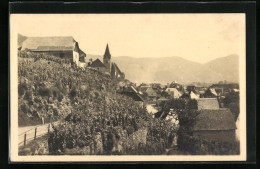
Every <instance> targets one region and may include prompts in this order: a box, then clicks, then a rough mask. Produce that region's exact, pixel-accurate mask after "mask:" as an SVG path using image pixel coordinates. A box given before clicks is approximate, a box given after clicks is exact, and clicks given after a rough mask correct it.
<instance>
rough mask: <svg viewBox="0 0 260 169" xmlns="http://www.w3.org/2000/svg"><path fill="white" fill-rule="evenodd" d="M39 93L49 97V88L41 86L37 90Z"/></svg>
mask: <svg viewBox="0 0 260 169" xmlns="http://www.w3.org/2000/svg"><path fill="white" fill-rule="evenodd" d="M38 92H39V94H40V95H41V96H42V97H50V96H51V90H50V89H48V88H46V87H41V88H40V89H39V90H38Z"/></svg>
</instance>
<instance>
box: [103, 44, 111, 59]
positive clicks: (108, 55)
mask: <svg viewBox="0 0 260 169" xmlns="http://www.w3.org/2000/svg"><path fill="white" fill-rule="evenodd" d="M104 58H108V59H110V58H111V54H110V52H109V47H108V44H107V47H106V51H105V54H104Z"/></svg>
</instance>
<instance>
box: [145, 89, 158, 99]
mask: <svg viewBox="0 0 260 169" xmlns="http://www.w3.org/2000/svg"><path fill="white" fill-rule="evenodd" d="M145 93H147V95H148V96H149V97H156V96H157V93H156V91H155V90H154V89H153V88H152V87H148V88H147V89H146V90H145Z"/></svg>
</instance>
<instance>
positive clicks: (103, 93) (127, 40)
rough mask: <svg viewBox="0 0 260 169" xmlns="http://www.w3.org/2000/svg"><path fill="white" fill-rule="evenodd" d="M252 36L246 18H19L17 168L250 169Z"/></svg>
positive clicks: (13, 70) (14, 105) (13, 31)
mask: <svg viewBox="0 0 260 169" xmlns="http://www.w3.org/2000/svg"><path fill="white" fill-rule="evenodd" d="M245 34H246V18H245V13H203V14H202V13H189V14H188V13H183V14H177V13H171V14H170V13H165V14H160V13H157V14H152V13H147V14H11V15H10V99H11V100H10V159H11V161H14V162H21V161H22V162H35V161H36V162H48V161H51V162H52V161H54V162H55V161H66V162H69V161H83V162H84V161H90V162H91V161H245V160H246V113H247V112H246V39H245V38H246V35H245Z"/></svg>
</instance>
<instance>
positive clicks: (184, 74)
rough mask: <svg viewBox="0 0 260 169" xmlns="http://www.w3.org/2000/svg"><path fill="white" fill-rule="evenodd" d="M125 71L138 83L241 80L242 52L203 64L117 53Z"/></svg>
mask: <svg viewBox="0 0 260 169" xmlns="http://www.w3.org/2000/svg"><path fill="white" fill-rule="evenodd" d="M26 39H27V37H26V36H23V35H20V34H18V45H19V46H20V45H21V44H22V42H23V41H25V40H26ZM87 58H92V59H93V61H94V60H95V59H97V58H99V59H100V60H101V61H103V56H101V55H92V54H87ZM112 61H113V62H115V63H116V64H117V65H118V66H119V68H120V69H121V71H123V72H124V73H125V76H126V78H127V79H128V80H130V81H132V82H135V83H142V82H146V83H151V82H160V83H164V84H166V83H170V82H172V81H177V82H179V83H183V84H190V83H193V82H200V83H216V82H219V81H228V82H235V83H236V82H238V81H239V56H238V55H236V54H233V55H229V56H226V57H220V58H217V59H214V60H212V61H210V62H208V63H205V64H201V63H196V62H192V61H189V60H186V59H183V58H181V57H177V56H172V57H161V58H152V57H150V58H149V57H145V58H134V57H129V56H120V57H113V56H112Z"/></svg>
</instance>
